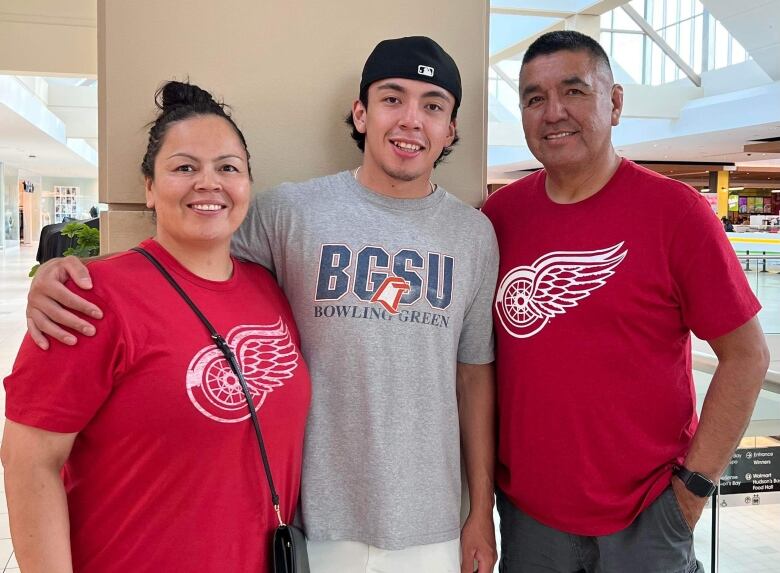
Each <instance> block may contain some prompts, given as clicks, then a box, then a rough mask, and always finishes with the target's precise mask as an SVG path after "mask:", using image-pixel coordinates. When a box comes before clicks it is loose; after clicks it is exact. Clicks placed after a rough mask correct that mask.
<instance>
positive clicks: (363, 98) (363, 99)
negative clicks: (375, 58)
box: [344, 86, 460, 168]
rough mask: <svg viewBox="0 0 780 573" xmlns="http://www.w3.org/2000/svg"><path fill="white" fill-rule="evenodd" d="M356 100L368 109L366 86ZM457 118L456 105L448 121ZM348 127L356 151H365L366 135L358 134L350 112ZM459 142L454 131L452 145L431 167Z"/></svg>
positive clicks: (445, 149) (346, 121) (456, 131)
mask: <svg viewBox="0 0 780 573" xmlns="http://www.w3.org/2000/svg"><path fill="white" fill-rule="evenodd" d="M358 98H359V99H360V103H362V104H363V107H364V108H366V109H368V86H366V88H365V89H363V90H360V95H358ZM457 117H458V105H457V104H455V107H453V108H452V115H451V116H450V121H452V120H453V119H455V118H457ZM344 123H346V124H347V125H348V126H350V127H351V128H352V133H350V136H351V137H352V139H354V140H355V143H356V144H357V146H358V149H359V150H360V151H365V149H366V134H365V133H360V132H359V131H358V129H357V127H356V126H355V121H354V120H353V119H352V112H351V111H350V112H349V113H348V114H347V117H346V119H345V121H344ZM458 141H460V137H458V130H457V129H456V130H455V139H453V140H452V143H450V144H449V145H448V146H447V147H445V148H444V149H442V150H441V154H440V155H439V157H438V158H436V161H434V162H433V167H434V168H436V166H437V165H439V163H441V162H442V160H443V159H444V158H445V157H447V156H448V155H449V154H450V153H452V148H453V147H455V144H456V143H458Z"/></svg>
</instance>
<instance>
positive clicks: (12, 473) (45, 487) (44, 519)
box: [5, 466, 73, 573]
mask: <svg viewBox="0 0 780 573" xmlns="http://www.w3.org/2000/svg"><path fill="white" fill-rule="evenodd" d="M5 488H6V496H7V499H8V517H9V521H10V524H11V537H12V539H13V546H14V552H15V554H16V560H17V561H18V562H19V566H20V568H21V570H22V571H24V573H72V571H73V566H72V562H71V552H70V524H69V521H68V504H67V499H66V497H65V488H64V486H63V483H62V478H61V476H60V473H59V471H57V470H56V469H55V468H52V467H42V466H38V467H35V466H27V467H18V468H17V467H13V466H10V467H6V469H5Z"/></svg>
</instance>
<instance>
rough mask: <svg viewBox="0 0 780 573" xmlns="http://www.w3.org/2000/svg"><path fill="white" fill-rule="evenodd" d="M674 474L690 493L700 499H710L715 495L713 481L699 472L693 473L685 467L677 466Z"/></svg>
mask: <svg viewBox="0 0 780 573" xmlns="http://www.w3.org/2000/svg"><path fill="white" fill-rule="evenodd" d="M672 473H673V474H674V475H676V476H677V477H678V478H680V481H682V482H683V484H685V487H686V488H687V489H688V491H690V492H691V493H692V494H694V495H696V496H698V497H710V496H711V495H712V494H713V493H715V484H714V483H712V480H711V479H710V478H708V477H707V476H705V475H703V474H700V473H699V472H692V471H691V470H689V469H688V468H686V467H685V466H675V467H674V470H673V471H672Z"/></svg>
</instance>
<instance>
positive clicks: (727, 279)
mask: <svg viewBox="0 0 780 573" xmlns="http://www.w3.org/2000/svg"><path fill="white" fill-rule="evenodd" d="M669 256H670V269H671V273H672V279H673V281H674V286H675V288H676V290H677V296H678V298H679V301H680V306H681V311H682V316H683V321H684V322H685V324H686V326H687V327H688V328H690V330H691V331H692V332H693V333H694V334H695V335H696V336H697V337H699V338H701V339H703V340H712V339H714V338H718V337H720V336H723V335H724V334H728V333H729V332H731V331H733V330H734V329H736V328H738V327H740V326H742V325H743V324H745V323H746V322H747V321H748V320H750V319H751V318H752V317H753V316H755V315H756V313H757V312H758V311H759V310H760V309H761V304H760V303H759V302H758V299H757V298H756V296H755V295H754V294H753V291H752V290H751V288H750V285H749V284H748V281H747V278H746V277H745V272H744V271H743V270H742V266H741V265H740V262H739V259H737V255H736V253H735V252H734V249H733V247H732V246H731V243H730V242H729V240H728V237H727V236H726V233H725V232H724V230H723V225H722V224H721V223H720V221H719V220H718V218H717V217H716V216H715V215H714V214H713V212H712V209H711V208H710V206H709V204H707V202H706V201H705V200H704V199H702V198H701V197H698V196H697V197H696V199H695V200H694V202H693V205H692V206H691V207H690V209H689V210H688V213H686V215H685V217H684V218H683V219H682V222H681V224H680V227H679V228H678V230H677V232H676V234H675V236H674V238H673V240H672V242H671V246H670V255H669Z"/></svg>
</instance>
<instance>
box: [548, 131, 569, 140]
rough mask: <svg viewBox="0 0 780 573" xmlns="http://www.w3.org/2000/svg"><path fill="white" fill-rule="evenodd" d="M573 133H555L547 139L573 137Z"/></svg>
mask: <svg viewBox="0 0 780 573" xmlns="http://www.w3.org/2000/svg"><path fill="white" fill-rule="evenodd" d="M572 133H573V132H571V131H564V132H563V133H554V134H552V135H548V136H547V137H546V138H545V139H560V138H562V137H566V136H567V135H572Z"/></svg>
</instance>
